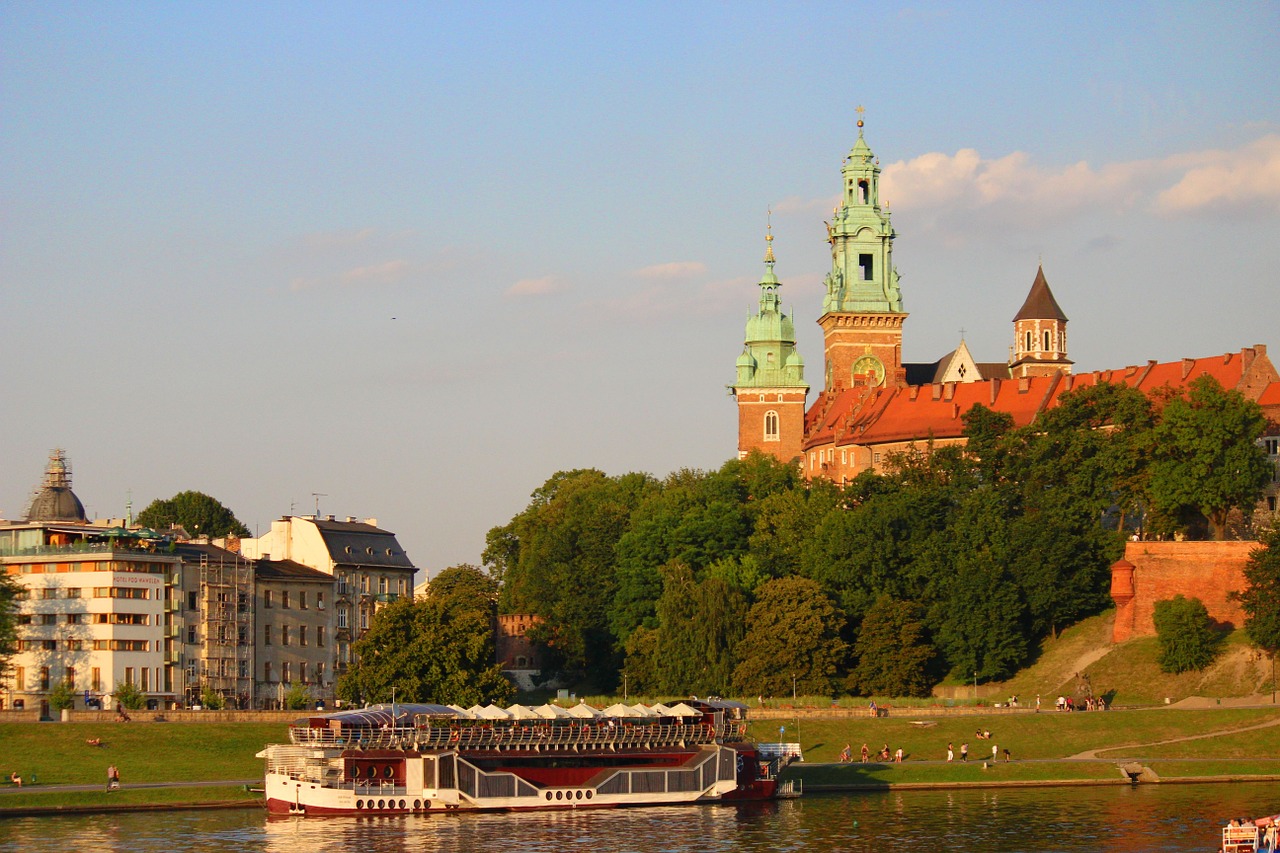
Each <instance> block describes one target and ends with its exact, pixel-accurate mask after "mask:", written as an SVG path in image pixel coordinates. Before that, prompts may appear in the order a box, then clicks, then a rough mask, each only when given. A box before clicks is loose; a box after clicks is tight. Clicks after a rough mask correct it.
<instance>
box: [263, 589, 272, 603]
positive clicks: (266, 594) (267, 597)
mask: <svg viewBox="0 0 1280 853" xmlns="http://www.w3.org/2000/svg"><path fill="white" fill-rule="evenodd" d="M262 606H263V607H270V606H271V590H269V589H264V590H263V591H262Z"/></svg>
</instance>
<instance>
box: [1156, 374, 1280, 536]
mask: <svg viewBox="0 0 1280 853" xmlns="http://www.w3.org/2000/svg"><path fill="white" fill-rule="evenodd" d="M1265 427H1266V418H1265V417H1264V416H1263V414H1262V409H1261V408H1260V407H1259V406H1258V404H1257V403H1255V402H1253V401H1252V400H1247V399H1245V398H1244V396H1243V395H1241V394H1240V392H1238V391H1235V390H1227V389H1224V388H1223V387H1222V386H1221V385H1220V384H1218V382H1217V380H1215V379H1214V378H1213V377H1212V376H1209V375H1207V374H1206V375H1203V376H1200V377H1198V378H1196V379H1195V380H1194V381H1193V382H1192V383H1191V385H1190V388H1189V392H1188V394H1187V396H1186V397H1185V398H1184V397H1174V398H1173V399H1171V400H1170V401H1169V402H1168V404H1167V405H1166V406H1165V408H1164V411H1163V412H1162V413H1161V416H1160V421H1159V423H1158V424H1156V426H1155V429H1154V433H1153V438H1154V445H1153V446H1154V449H1153V459H1152V462H1151V469H1150V483H1149V486H1148V489H1149V494H1150V498H1151V502H1152V504H1153V505H1154V508H1155V509H1156V510H1157V511H1158V512H1159V513H1161V514H1162V515H1164V516H1165V517H1167V518H1177V517H1179V516H1181V515H1182V514H1183V512H1184V511H1185V510H1186V509H1195V510H1198V511H1199V512H1200V513H1202V514H1203V515H1204V517H1205V518H1206V519H1208V521H1209V526H1210V528H1211V529H1212V531H1213V537H1214V538H1215V539H1225V538H1227V516H1228V514H1229V513H1230V512H1231V510H1233V509H1236V508H1252V507H1253V505H1254V504H1255V503H1256V502H1257V501H1258V499H1259V498H1260V497H1262V493H1263V490H1264V489H1265V488H1266V485H1267V483H1268V482H1270V480H1271V477H1272V476H1273V475H1274V474H1275V470H1274V469H1273V468H1272V467H1271V465H1270V463H1269V462H1268V461H1267V457H1266V454H1265V453H1264V452H1263V450H1262V448H1261V447H1259V446H1258V444H1257V441H1258V439H1259V438H1260V437H1261V436H1262V431H1263V430H1264V429H1265Z"/></svg>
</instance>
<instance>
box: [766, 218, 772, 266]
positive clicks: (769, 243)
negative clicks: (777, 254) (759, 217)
mask: <svg viewBox="0 0 1280 853" xmlns="http://www.w3.org/2000/svg"><path fill="white" fill-rule="evenodd" d="M768 210H769V218H768V219H767V220H766V223H767V224H766V225H765V235H764V242H765V246H766V248H765V250H764V262H765V263H766V264H771V263H773V206H772V205H770V206H769V208H768Z"/></svg>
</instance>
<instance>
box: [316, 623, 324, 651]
mask: <svg viewBox="0 0 1280 853" xmlns="http://www.w3.org/2000/svg"><path fill="white" fill-rule="evenodd" d="M316 645H317V646H321V647H323V646H324V626H323V625H317V626H316Z"/></svg>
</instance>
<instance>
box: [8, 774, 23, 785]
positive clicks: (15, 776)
mask: <svg viewBox="0 0 1280 853" xmlns="http://www.w3.org/2000/svg"><path fill="white" fill-rule="evenodd" d="M9 781H10V782H12V783H13V784H15V785H17V786H18V787H19V788H21V787H22V777H21V776H19V775H18V771H17V770H15V771H13V772H12V773H10V774H9Z"/></svg>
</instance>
